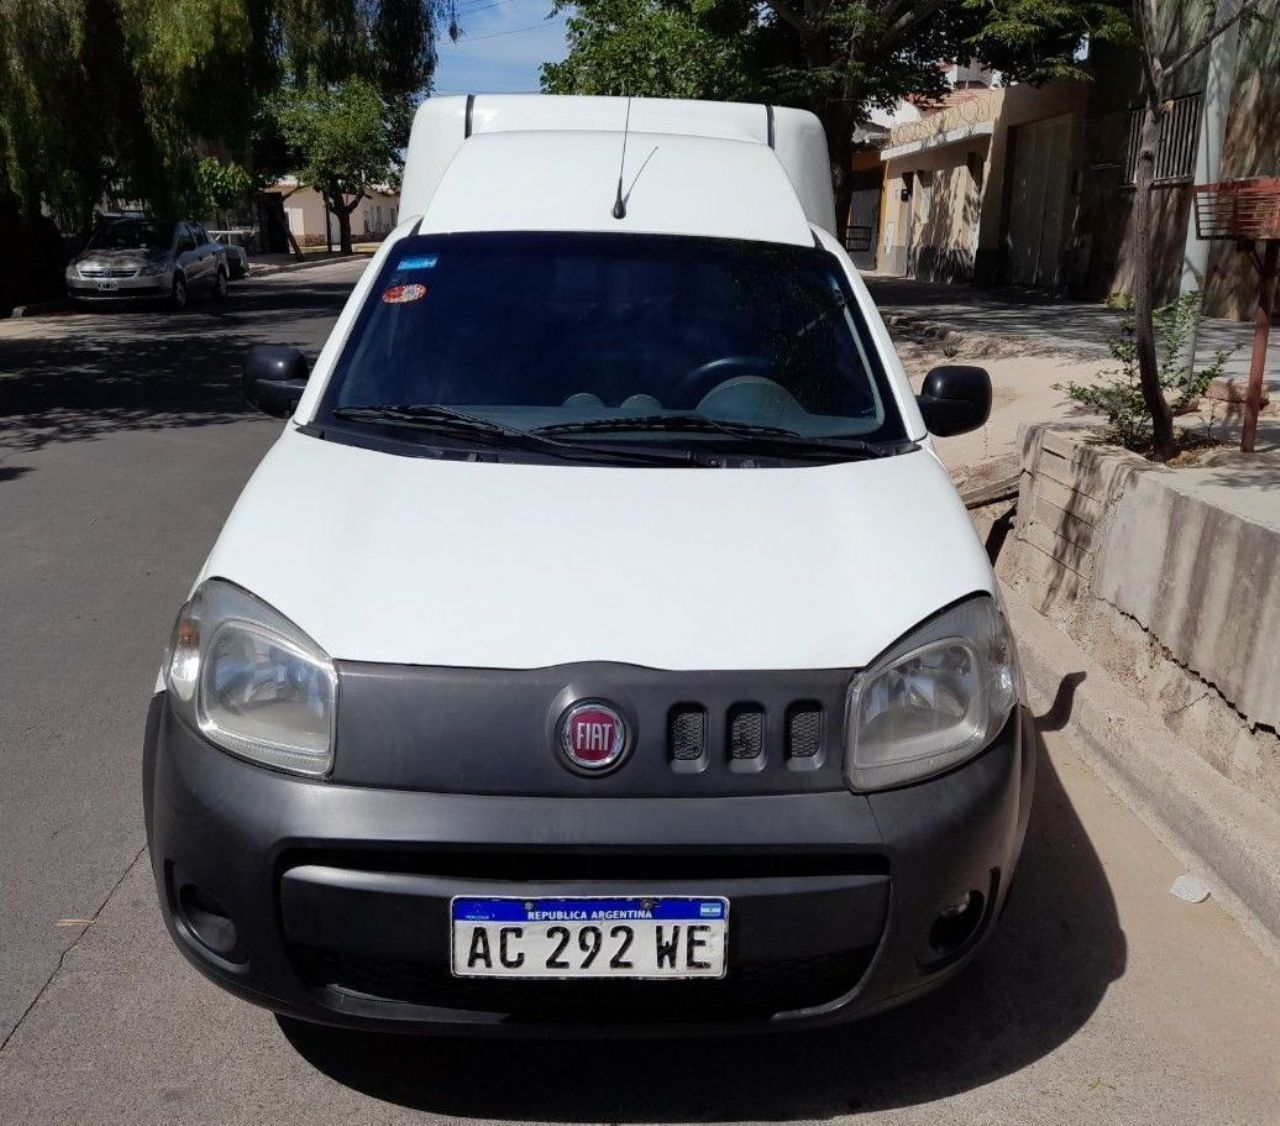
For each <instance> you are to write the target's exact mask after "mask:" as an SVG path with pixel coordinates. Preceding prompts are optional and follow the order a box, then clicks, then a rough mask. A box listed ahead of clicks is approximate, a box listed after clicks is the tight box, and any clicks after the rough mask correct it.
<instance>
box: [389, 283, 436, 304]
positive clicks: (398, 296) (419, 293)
mask: <svg viewBox="0 0 1280 1126" xmlns="http://www.w3.org/2000/svg"><path fill="white" fill-rule="evenodd" d="M426 295H427V287H426V286H425V285H393V286H391V287H390V288H389V289H386V290H384V291H383V294H382V300H383V301H384V302H385V303H386V304H388V305H407V304H409V302H410V301H421V300H422V299H423V298H424V297H426Z"/></svg>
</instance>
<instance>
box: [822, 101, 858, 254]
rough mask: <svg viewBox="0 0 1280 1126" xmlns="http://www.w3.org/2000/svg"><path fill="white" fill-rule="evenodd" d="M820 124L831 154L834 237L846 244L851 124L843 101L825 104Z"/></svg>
mask: <svg viewBox="0 0 1280 1126" xmlns="http://www.w3.org/2000/svg"><path fill="white" fill-rule="evenodd" d="M824 116H825V118H826V120H825V121H824V122H823V124H824V125H825V126H826V132H827V149H828V152H829V155H830V157H831V186H832V189H833V190H834V192H835V198H836V237H837V238H838V239H839V240H840V245H841V246H847V245H848V240H847V235H848V231H849V208H850V207H852V206H853V127H854V121H853V117H852V115H851V114H850V113H849V108H848V103H847V102H832V103H830V104H828V106H827V112H826V114H825V115H824Z"/></svg>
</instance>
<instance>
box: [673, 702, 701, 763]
mask: <svg viewBox="0 0 1280 1126" xmlns="http://www.w3.org/2000/svg"><path fill="white" fill-rule="evenodd" d="M667 746H668V749H669V751H670V754H671V761H672V762H674V763H697V762H701V761H702V760H703V759H704V758H705V757H706V752H707V713H706V710H705V709H703V708H700V707H698V706H697V705H696V704H677V705H676V706H675V707H674V708H672V709H671V714H670V715H669V716H668V719H667Z"/></svg>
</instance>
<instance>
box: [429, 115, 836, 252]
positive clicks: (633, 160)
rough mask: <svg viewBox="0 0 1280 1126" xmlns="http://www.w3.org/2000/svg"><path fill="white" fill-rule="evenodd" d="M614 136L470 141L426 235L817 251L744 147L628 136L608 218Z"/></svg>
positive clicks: (779, 183)
mask: <svg viewBox="0 0 1280 1126" xmlns="http://www.w3.org/2000/svg"><path fill="white" fill-rule="evenodd" d="M621 141H622V137H621V134H619V133H560V132H550V131H548V132H541V133H505V134H490V135H484V134H481V135H480V136H476V137H472V138H471V140H470V141H468V142H467V144H465V145H463V146H462V148H461V149H459V151H458V155H457V156H455V157H454V159H453V162H452V163H451V164H450V165H449V169H448V171H447V172H446V173H445V175H444V178H443V179H442V180H441V181H440V187H439V188H438V189H437V191H436V193H435V196H434V198H433V199H432V200H431V206H430V207H429V208H428V209H427V213H426V216H425V218H424V219H423V222H422V225H421V227H420V228H419V229H420V230H422V231H441V232H443V231H615V232H625V233H629V234H680V235H707V236H713V237H721V238H750V239H759V240H763V241H768V242H785V243H795V244H797V245H800V246H812V245H813V232H812V231H811V230H810V229H809V222H808V220H807V219H806V218H805V214H804V211H803V209H802V208H801V207H800V201H799V200H798V199H797V198H796V193H795V191H794V190H793V189H792V187H791V183H790V181H789V180H788V179H787V175H786V173H785V172H784V171H783V170H782V165H780V164H779V163H778V161H777V159H776V158H775V157H774V155H773V153H771V152H770V151H769V149H768V148H766V147H765V146H764V145H759V144H752V143H750V142H747V141H723V140H708V139H706V138H703V137H677V136H672V135H670V134H661V133H637V132H635V131H632V133H631V135H630V136H629V138H628V140H627V156H626V167H625V168H624V169H623V173H622V183H623V191H624V193H625V194H626V197H627V199H626V217H625V218H623V219H617V218H615V217H614V215H613V207H614V201H615V199H616V194H617V186H618V171H619V166H620V157H621V152H622V145H621Z"/></svg>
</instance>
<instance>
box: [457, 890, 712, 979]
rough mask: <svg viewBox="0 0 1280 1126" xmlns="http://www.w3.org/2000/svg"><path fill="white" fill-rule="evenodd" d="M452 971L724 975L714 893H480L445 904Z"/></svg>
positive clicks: (572, 975)
mask: <svg viewBox="0 0 1280 1126" xmlns="http://www.w3.org/2000/svg"><path fill="white" fill-rule="evenodd" d="M450 915H451V926H452V949H453V973H454V976H456V977H511V978H628V977H631V978H718V977H724V972H725V945H726V939H727V936H728V928H729V901H728V900H727V899H722V898H720V897H718V896H714V897H710V896H708V897H691V896H648V897H642V896H637V897H627V898H613V899H605V898H600V899H596V898H586V899H584V898H577V899H507V898H503V899H479V898H471V897H469V896H457V897H455V898H454V899H453V900H452V902H451V904H450Z"/></svg>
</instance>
